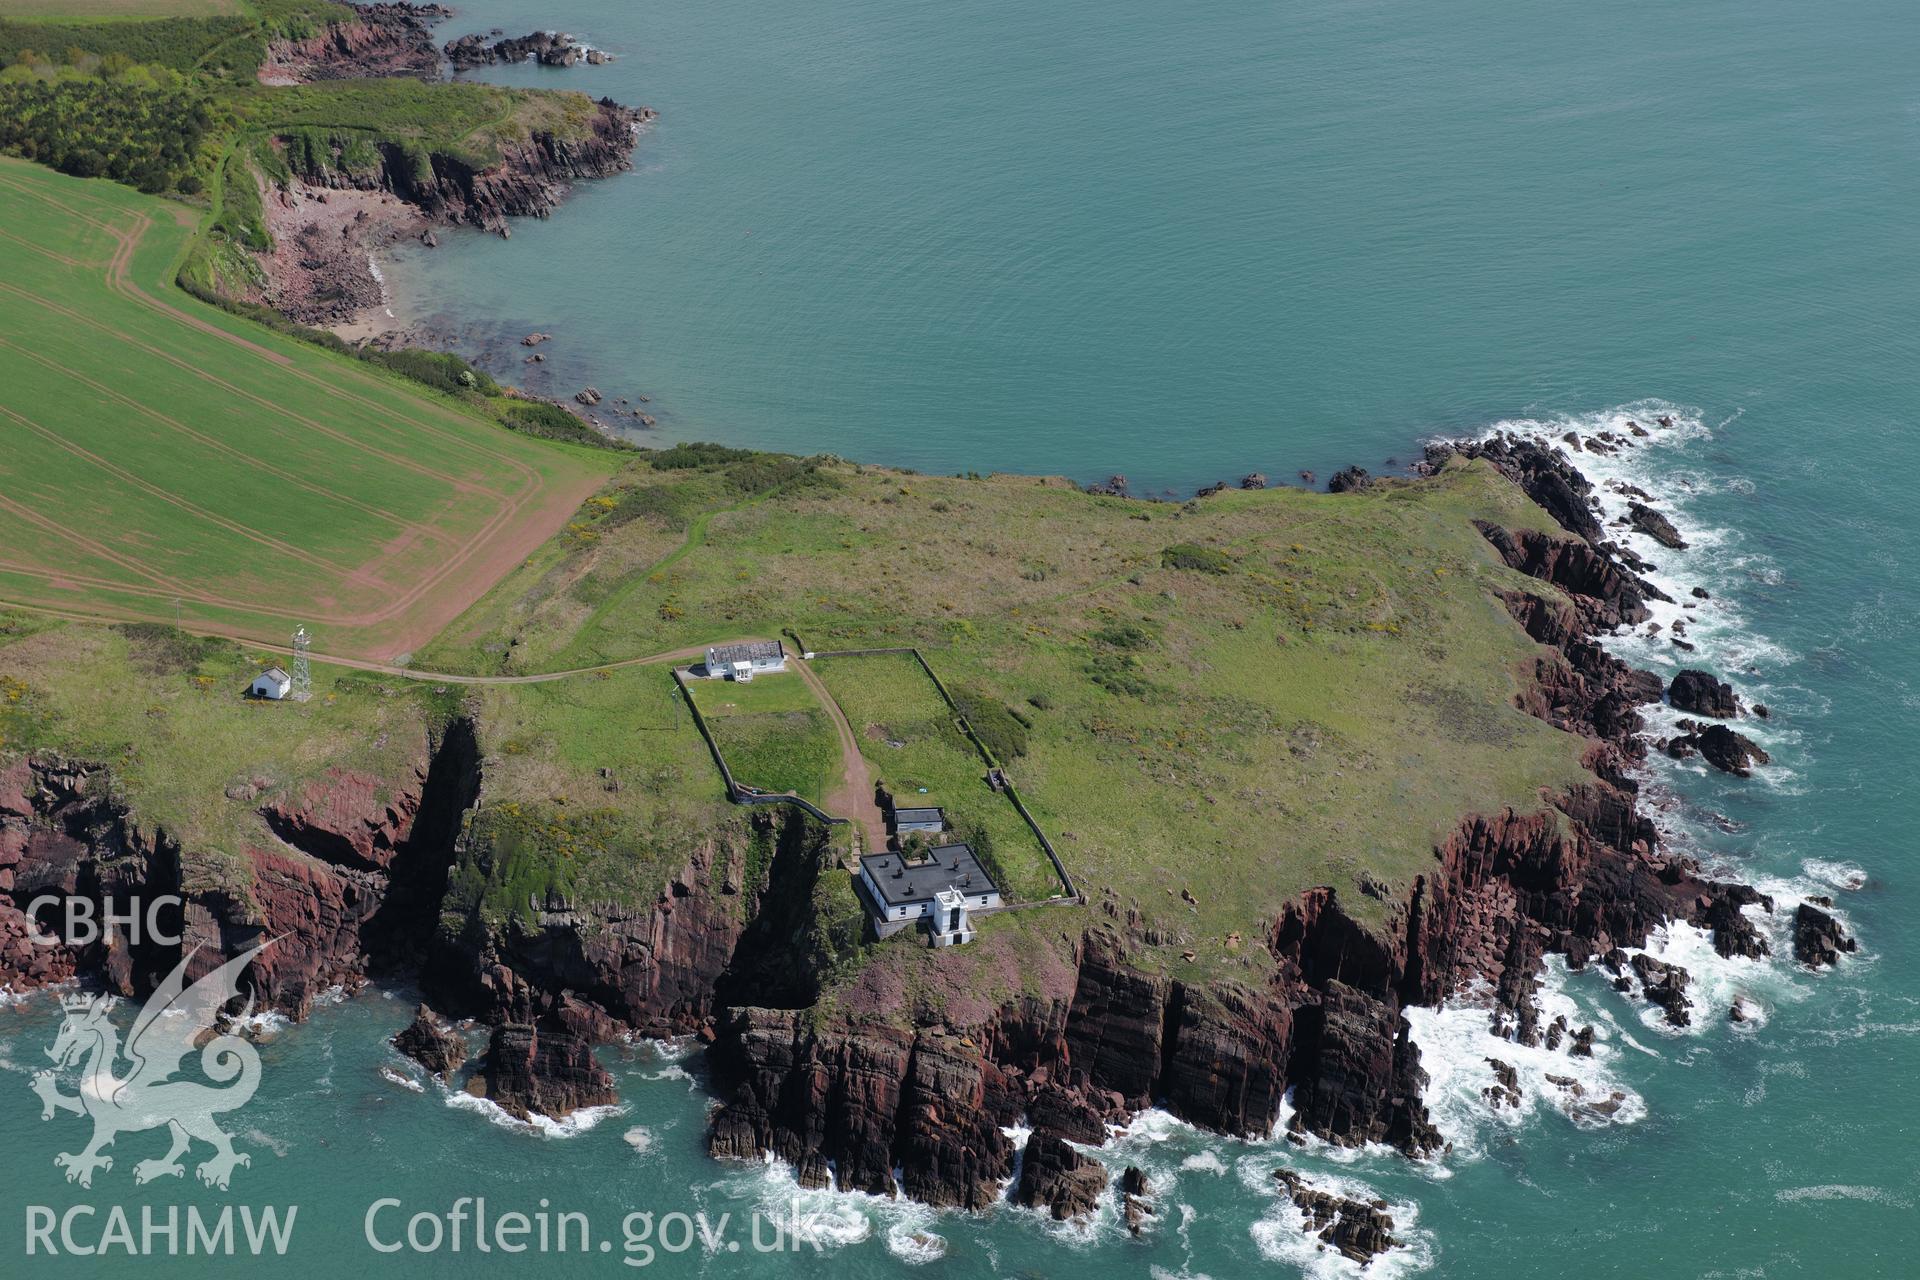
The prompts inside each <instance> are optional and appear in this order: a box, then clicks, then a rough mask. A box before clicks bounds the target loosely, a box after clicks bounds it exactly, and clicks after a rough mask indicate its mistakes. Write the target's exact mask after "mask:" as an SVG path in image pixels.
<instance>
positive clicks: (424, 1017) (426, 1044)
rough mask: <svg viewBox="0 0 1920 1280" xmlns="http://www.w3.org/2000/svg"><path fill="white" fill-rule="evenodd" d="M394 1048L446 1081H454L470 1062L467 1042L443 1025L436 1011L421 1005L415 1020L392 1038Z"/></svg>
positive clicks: (414, 1017)
mask: <svg viewBox="0 0 1920 1280" xmlns="http://www.w3.org/2000/svg"><path fill="white" fill-rule="evenodd" d="M393 1047H394V1048H396V1049H398V1050H399V1051H400V1052H401V1053H404V1054H406V1055H407V1056H408V1057H409V1058H412V1059H413V1060H414V1061H415V1062H417V1063H419V1064H420V1065H421V1066H423V1067H425V1068H426V1069H427V1070H428V1071H430V1072H432V1073H433V1074H434V1075H436V1076H439V1077H440V1078H441V1079H443V1080H451V1079H453V1077H454V1074H455V1073H456V1072H458V1071H459V1070H460V1068H461V1067H462V1066H463V1065H465V1063H466V1061H467V1042H466V1041H464V1040H462V1039H461V1038H460V1037H459V1036H458V1035H456V1034H454V1033H453V1031H451V1030H450V1029H448V1028H447V1027H444V1026H442V1025H441V1024H440V1021H439V1019H437V1018H435V1017H434V1016H433V1010H431V1009H429V1008H427V1006H425V1005H421V1006H420V1007H419V1008H418V1009H415V1010H414V1013H413V1021H412V1022H409V1023H408V1024H407V1026H406V1029H405V1030H403V1031H401V1033H400V1034H399V1035H397V1036H395V1037H394V1038H393Z"/></svg>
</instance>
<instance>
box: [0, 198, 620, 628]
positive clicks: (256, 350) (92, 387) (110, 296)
mask: <svg viewBox="0 0 1920 1280" xmlns="http://www.w3.org/2000/svg"><path fill="white" fill-rule="evenodd" d="M189 220H190V213H189V211H187V210H184V209H180V208H178V207H176V206H172V205H169V204H166V203H164V202H161V201H158V200H154V199H150V198H147V197H144V196H140V195H138V194H136V193H134V192H131V191H127V190H125V189H123V188H119V187H113V186H109V185H107V184H104V183H83V182H81V181H79V180H76V179H71V178H66V177H62V176H61V175H59V174H54V173H50V172H47V171H45V170H42V169H37V168H35V167H32V166H29V165H27V164H24V163H20V162H15V161H0V253H4V254H5V255H6V256H7V258H8V259H9V260H10V266H9V269H8V271H7V273H6V278H5V279H4V280H0V386H4V387H6V388H7V390H6V392H5V393H4V395H0V601H5V602H10V603H16V604H20V605H25V606H29V607H33V608H39V609H46V610H49V611H51V612H55V613H60V614H63V615H66V616H70V617H87V618H104V619H120V620H129V619H138V620H151V621H163V622H175V621H178V622H179V623H180V624H181V625H184V626H187V627H189V628H191V629H195V630H203V631H209V632H218V633H223V634H228V635H233V636H238V637H245V638H248V639H254V640H259V641H263V642H273V641H284V638H285V637H286V636H287V634H288V633H289V632H290V631H291V630H292V629H293V627H294V626H295V625H296V624H305V625H306V626H308V627H309V628H311V629H313V630H314V631H315V632H316V633H317V634H318V636H319V638H320V646H319V647H323V648H324V649H325V650H326V651H328V652H329V653H333V654H337V655H340V656H343V657H358V658H363V659H372V660H380V659H388V658H392V657H395V656H397V655H400V654H403V653H406V652H409V651H411V650H413V649H416V648H418V647H420V646H421V645H423V644H424V643H425V642H426V641H427V640H428V639H430V638H431V637H432V636H434V635H435V634H436V633H438V632H439V631H440V630H441V629H442V628H444V627H445V626H446V625H447V623H448V622H450V621H451V620H452V619H453V618H454V617H456V616H457V615H458V614H459V613H460V612H461V610H462V609H464V608H465V607H466V606H467V605H468V604H469V603H471V602H472V601H473V600H474V599H475V598H477V597H478V596H479V595H480V594H482V593H483V592H484V591H486V589H487V588H488V587H489V586H491V585H492V584H493V583H494V582H496V581H498V580H499V578H500V577H501V576H502V575H503V574H505V573H506V572H507V571H508V570H509V569H511V568H512V567H513V566H514V565H516V564H518V563H519V562H520V561H521V560H523V559H524V558H525V557H526V556H527V555H528V554H530V553H531V552H532V551H533V550H534V548H536V547H538V546H539V545H540V543H542V542H543V541H545V540H546V539H547V538H548V537H550V536H552V534H553V533H554V532H555V531H556V530H558V529H559V528H560V527H561V526H562V525H564V524H565V523H566V521H567V519H568V517H569V516H571V515H572V514H573V513H574V512H575V511H576V510H577V509H578V508H579V505H580V503H581V502H582V501H583V500H584V499H585V498H586V497H588V496H589V495H590V494H591V493H592V492H593V491H594V490H595V489H596V488H597V487H598V486H599V485H600V484H601V483H602V482H603V481H604V480H605V478H606V476H607V474H608V471H609V469H610V464H609V461H608V460H607V459H606V458H603V457H596V456H594V455H593V454H592V453H591V452H590V451H586V450H581V449H574V448H562V447H555V446H551V445H547V444H544V443H541V442H537V441H530V440H526V439H523V438H521V437H518V436H515V435H513V434H511V433H508V432H506V431H504V430H502V429H500V428H499V427H498V426H496V425H493V424H492V423H490V422H487V421H485V420H483V419H481V418H479V417H478V416H476V415H474V414H472V413H469V412H468V411H466V410H465V409H464V408H463V407H461V406H459V405H458V404H456V403H454V402H452V401H450V400H444V399H441V398H438V397H435V396H433V395H431V394H430V393H424V392H421V391H419V390H417V389H415V388H414V387H412V386H411V385H409V384H406V383H403V382H402V381H401V380H400V379H398V378H397V377H396V376H395V375H392V374H389V373H386V372H384V371H381V370H377V369H374V368H372V367H369V366H366V365H363V364H361V363H359V362H357V361H355V360H352V359H350V358H347V357H343V356H337V355H334V354H332V353H329V352H326V351H323V350H320V349H318V348H314V347H311V346H308V345H306V344H303V343H300V342H297V341H295V340H293V339H290V338H286V337H283V336H281V335H279V334H275V333H273V332H271V331H269V330H266V329H263V328H260V327H258V326H254V325H250V324H248V323H247V322H246V321H244V320H240V319H237V318H235V317H232V316H229V315H226V314H225V313H223V312H221V311H218V310H216V309H214V308H212V307H208V306H205V305H203V304H201V303H198V302H196V301H194V300H193V299H191V298H189V297H187V296H186V295H185V294H182V293H179V292H178V291H177V290H175V289H174V288H173V287H172V286H171V283H170V279H171V272H172V269H173V263H174V261H175V259H176V258H177V255H178V253H179V251H180V248H181V247H182V245H183V243H184V240H185V237H186V236H187V235H188V234H189V233H190V228H189V227H188V226H187V225H185V224H186V222H187V221H189Z"/></svg>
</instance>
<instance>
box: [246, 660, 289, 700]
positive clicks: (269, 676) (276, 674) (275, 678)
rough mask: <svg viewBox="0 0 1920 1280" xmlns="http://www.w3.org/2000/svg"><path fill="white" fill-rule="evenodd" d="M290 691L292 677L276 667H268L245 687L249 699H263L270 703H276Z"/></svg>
mask: <svg viewBox="0 0 1920 1280" xmlns="http://www.w3.org/2000/svg"><path fill="white" fill-rule="evenodd" d="M292 691H293V677H292V676H290V675H288V674H287V673H286V672H284V671H282V670H281V669H280V668H278V667H268V668H267V669H266V670H265V671H262V672H261V673H260V674H259V675H257V676H255V677H254V678H253V683H252V684H250V685H248V686H247V696H248V697H249V698H265V699H267V700H268V701H270V702H278V701H280V700H281V699H282V698H284V697H286V696H287V695H288V694H289V693H291V692H292Z"/></svg>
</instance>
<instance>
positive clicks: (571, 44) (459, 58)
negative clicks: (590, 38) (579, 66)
mask: <svg viewBox="0 0 1920 1280" xmlns="http://www.w3.org/2000/svg"><path fill="white" fill-rule="evenodd" d="M442 52H444V53H445V54H446V55H447V61H448V62H450V63H452V64H453V69H454V70H455V71H471V70H473V69H474V68H475V67H486V66H496V65H503V64H504V65H510V64H513V63H517V62H529V61H531V62H537V63H539V64H540V65H541V66H543V67H571V66H573V65H575V64H576V63H581V62H586V63H592V64H593V65H596V66H597V65H599V64H600V63H603V62H605V61H607V55H606V54H604V53H602V52H600V50H598V49H589V48H587V47H586V46H585V45H583V44H581V43H579V42H578V41H577V40H575V39H574V38H573V37H572V36H570V35H567V34H566V33H565V32H563V31H533V32H529V33H528V34H526V35H524V36H509V37H507V38H504V39H499V40H494V39H489V38H488V37H487V36H483V35H478V34H475V35H465V36H461V37H460V38H459V39H457V40H449V41H448V42H447V43H446V45H445V47H444V48H443V50H442Z"/></svg>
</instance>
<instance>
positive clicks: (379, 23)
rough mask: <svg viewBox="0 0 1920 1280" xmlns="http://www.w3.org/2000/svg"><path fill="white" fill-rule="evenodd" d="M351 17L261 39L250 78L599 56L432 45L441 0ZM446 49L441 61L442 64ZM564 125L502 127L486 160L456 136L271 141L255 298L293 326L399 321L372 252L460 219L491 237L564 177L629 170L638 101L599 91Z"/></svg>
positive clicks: (541, 212)
mask: <svg viewBox="0 0 1920 1280" xmlns="http://www.w3.org/2000/svg"><path fill="white" fill-rule="evenodd" d="M353 7H354V11H355V17H354V18H352V19H351V20H348V21H345V22H338V23H333V24H330V25H328V26H327V27H326V28H325V29H324V30H323V31H321V32H320V33H319V34H316V35H313V36H310V37H307V38H305V39H302V40H297V41H289V40H281V41H275V42H273V43H272V44H271V45H270V46H269V50H268V57H267V61H266V62H265V63H264V64H263V66H262V68H261V72H260V75H261V79H262V80H263V81H265V82H267V83H270V84H301V83H309V82H313V81H322V80H350V79H367V78H383V77H395V76H411V77H416V78H424V79H430V80H432V79H438V78H440V76H441V74H442V72H443V70H444V69H445V68H446V66H448V65H451V66H452V67H454V68H455V69H470V68H473V67H478V66H483V65H488V64H490V63H497V62H512V61H520V60H523V59H525V58H528V57H532V58H536V59H537V60H539V61H541V62H543V63H550V64H553V65H568V66H570V65H573V63H574V62H576V61H580V62H596V63H597V62H604V61H606V55H604V54H602V53H600V52H599V51H597V50H587V49H586V48H585V47H584V46H581V45H578V44H576V43H575V42H574V41H573V40H572V38H571V37H569V36H565V35H562V34H558V33H544V32H536V33H534V34H532V35H529V36H525V37H522V38H519V39H505V40H497V41H492V42H489V41H488V40H487V39H486V38H483V37H480V36H467V37H463V38H461V39H460V40H456V41H452V42H449V43H448V45H447V46H446V49H445V51H444V54H443V51H442V49H441V48H439V47H438V46H436V45H435V43H434V41H433V38H432V28H433V27H434V25H435V24H437V23H439V22H441V21H443V20H444V19H445V18H447V17H448V16H450V15H451V13H452V10H450V9H447V8H445V7H443V6H441V5H435V4H427V5H413V4H404V3H381V4H367V5H355V6H353ZM443 58H444V59H445V61H443ZM584 105H585V106H586V107H587V110H586V111H585V113H584V115H583V116H580V117H579V118H574V116H572V115H569V116H568V117H567V118H566V119H565V122H564V123H555V122H554V121H552V120H549V119H547V118H545V117H537V118H536V117H530V119H529V123H528V124H526V126H525V127H524V128H522V129H520V130H519V131H518V132H516V131H515V130H514V129H513V128H510V127H509V128H507V129H505V130H504V131H503V132H502V133H501V136H499V137H498V138H497V139H496V142H497V145H496V146H495V147H494V149H493V150H492V152H491V153H490V154H488V155H487V156H486V157H485V158H484V159H481V158H476V156H475V155H474V154H473V153H471V152H469V151H467V150H465V149H463V148H462V147H458V146H454V145H446V146H434V145H431V144H422V143H421V142H419V141H418V140H415V139H412V138H408V137H402V136H399V135H396V136H394V137H392V138H374V139H373V140H372V141H371V142H370V143H369V142H368V140H367V139H366V138H365V137H364V136H362V133H363V132H364V131H360V132H349V133H339V134H337V135H333V136H330V137H329V136H322V137H320V138H319V140H318V141H316V140H315V139H314V138H313V137H312V136H310V135H308V136H303V137H302V138H301V139H300V140H299V141H300V145H298V146H292V145H287V143H286V142H285V140H276V141H275V143H274V146H275V150H276V152H277V154H278V155H279V157H280V158H281V160H282V161H283V162H284V164H285V167H286V170H287V175H286V177H285V178H284V179H282V180H280V181H278V182H268V181H266V180H264V179H263V180H262V182H263V190H262V192H261V203H262V206H263V209H264V214H265V223H266V230H267V232H268V234H269V236H270V238H271V240H272V241H273V248H272V249H271V250H270V251H268V252H266V253H263V254H261V255H260V257H259V262H260V266H261V268H262V271H263V273H264V277H265V284H264V286H263V287H262V288H261V290H260V291H259V297H258V300H259V301H262V302H265V303H267V304H268V305H270V306H272V307H274V308H275V309H277V310H279V311H281V312H282V313H284V314H286V315H288V316H289V317H291V318H292V319H295V320H297V321H300V322H302V323H304V324H310V325H316V326H324V327H329V328H338V329H341V330H342V331H343V332H344V333H346V334H347V335H348V336H350V337H353V338H367V337H372V336H375V335H378V334H384V333H391V332H394V331H396V330H397V329H398V328H399V324H398V322H397V321H396V320H395V318H394V317H393V315H392V314H391V312H390V310H389V306H390V304H391V302H392V298H391V297H389V296H388V293H387V289H386V286H385V283H384V279H383V276H382V273H381V272H380V269H379V266H378V259H379V257H380V255H381V254H382V253H383V252H384V251H386V250H388V249H390V248H391V247H392V246H394V245H395V244H397V243H399V242H401V241H404V240H417V241H420V242H421V243H424V244H427V245H429V246H431V245H433V244H435V243H436V242H437V237H436V234H435V232H434V229H433V228H434V227H435V226H466V227H473V228H477V229H480V230H485V231H489V232H492V233H493V234H496V235H500V236H503V237H504V236H507V235H510V234H511V228H510V224H509V219H511V218H517V217H532V218H544V217H546V216H548V215H549V214H550V213H552V212H553V210H554V209H556V208H557V207H558V206H559V204H560V202H561V201H562V200H564V199H565V198H566V195H567V192H568V190H569V189H570V187H571V185H572V184H573V183H574V182H577V181H580V180H582V179H591V178H605V177H611V176H612V175H614V174H617V173H621V172H624V171H625V170H627V169H629V168H631V167H632V163H633V151H634V147H635V146H636V144H637V141H638V135H639V131H640V128H641V126H642V125H644V124H646V123H647V122H648V121H650V120H652V119H653V116H654V113H653V112H652V110H651V109H649V108H646V107H626V106H622V105H620V104H618V103H616V102H613V101H612V100H610V99H606V98H602V99H599V100H598V101H594V102H587V103H584Z"/></svg>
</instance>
